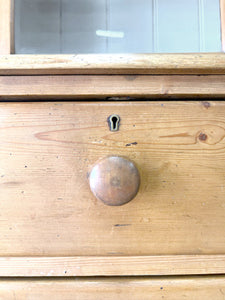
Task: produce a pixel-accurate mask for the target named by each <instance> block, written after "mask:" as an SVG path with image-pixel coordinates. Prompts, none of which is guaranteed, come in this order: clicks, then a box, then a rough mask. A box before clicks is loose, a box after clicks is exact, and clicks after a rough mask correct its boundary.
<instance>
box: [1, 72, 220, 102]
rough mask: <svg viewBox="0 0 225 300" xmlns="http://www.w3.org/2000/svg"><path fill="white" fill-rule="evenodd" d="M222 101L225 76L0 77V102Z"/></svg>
mask: <svg viewBox="0 0 225 300" xmlns="http://www.w3.org/2000/svg"><path fill="white" fill-rule="evenodd" d="M179 97H183V98H197V99H199V98H206V97H207V98H212V99H215V98H224V97H225V75H208V76H204V75H202V76H196V75H192V76H191V75H182V76H180V75H137V76H132V75H126V76H122V75H113V76H109V75H101V76H100V75H67V76H59V75H55V76H50V75H46V76H0V101H4V100H20V101H24V100H57V99H58V100H67V99H79V100H80V99H109V100H130V99H131V98H165V99H169V98H172V99H177V98H179Z"/></svg>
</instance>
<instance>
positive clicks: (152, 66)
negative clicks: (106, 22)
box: [0, 0, 225, 75]
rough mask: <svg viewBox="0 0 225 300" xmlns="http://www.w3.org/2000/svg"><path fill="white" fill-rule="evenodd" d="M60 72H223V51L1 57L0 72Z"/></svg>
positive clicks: (224, 70)
mask: <svg viewBox="0 0 225 300" xmlns="http://www.w3.org/2000/svg"><path fill="white" fill-rule="evenodd" d="M3 1H4V0H2V2H3ZM63 74H64V75H65V74H66V75H75V74H76V75H81V74H89V75H96V74H98V75H99V74H135V75H137V74H192V75H193V74H197V75H199V74H214V75H216V74H225V55H224V54H223V53H195V54H190V53H186V54H74V55H60V54H59V55H13V56H9V55H8V56H7V55H5V56H1V57H0V75H63Z"/></svg>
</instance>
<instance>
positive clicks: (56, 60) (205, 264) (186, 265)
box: [0, 0, 225, 277]
mask: <svg viewBox="0 0 225 300" xmlns="http://www.w3.org/2000/svg"><path fill="white" fill-rule="evenodd" d="M220 1H221V20H222V21H221V26H222V45H223V51H225V0H220ZM12 14H13V0H0V54H1V55H2V56H0V101H5V100H20V101H21V100H36V99H37V100H40V99H50V100H51V99H54V100H56V99H62V98H63V99H80V98H84V99H86V98H89V99H90V98H92V99H93V98H103V99H108V97H112V98H110V99H113V100H117V99H121V97H122V99H124V100H130V97H135V98H142V97H164V98H171V97H186V98H189V97H190V98H193V97H198V98H199V97H202V98H203V97H204V98H205V97H207V98H215V97H218V98H222V97H225V56H224V54H222V53H215V54H213V53H211V54H201V53H199V54H145V55H142V54H138V55H134V54H130V55H48V56H44V55H9V54H12V53H13V52H14V51H13V22H12V21H13V18H12ZM26 75H31V76H26ZM42 75H45V76H42ZM63 75H67V76H63ZM99 75H100V76H99ZM111 75H113V76H111ZM125 75H128V76H125ZM136 75H138V76H136ZM181 75H182V76H181ZM199 75H201V76H199ZM209 75H210V76H209ZM65 87H66V88H65ZM204 103H205V104H204V105H205V107H206V108H208V107H209V106H210V104H209V103H208V102H204ZM221 273H225V255H181V256H177V255H174V256H143V257H134V256H132V257H86V256H84V257H1V258H0V276H2V277H10V276H37V277H38V276H116V275H118V274H119V275H121V276H122V275H126V276H131V275H132V276H134V275H179V274H182V275H184V274H186V275H193V274H221Z"/></svg>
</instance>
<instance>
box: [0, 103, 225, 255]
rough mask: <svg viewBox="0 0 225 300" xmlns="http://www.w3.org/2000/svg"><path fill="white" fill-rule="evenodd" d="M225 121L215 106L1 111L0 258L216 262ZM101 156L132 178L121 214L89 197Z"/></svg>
mask: <svg viewBox="0 0 225 300" xmlns="http://www.w3.org/2000/svg"><path fill="white" fill-rule="evenodd" d="M111 114H118V115H119V116H120V118H121V123H120V130H119V131H117V132H111V131H109V127H108V124H107V118H108V116H110V115H111ZM224 115H225V102H222V101H221V102H220V101H219V102H216V101H215V102H207V101H203V102H197V101H196V102H191V101H188V102H185V101H183V102H182V101H181V102H179V101H178V102H173V101H169V102H154V101H146V102H141V101H140V102H129V101H128V102H117V103H112V102H52V103H51V102H37V103H34V102H30V103H23V104H22V105H21V103H1V104H0V116H1V122H0V128H1V129H0V140H1V143H0V162H1V165H0V186H1V189H0V199H1V200H0V239H1V243H0V255H1V256H61V255H63V256H81V255H97V256H101V255H103V256H109V255H122V256H126V255H135V256H137V255H138V256H139V255H173V254H224V253H225V205H224V190H225V152H224V149H225V139H224V137H225V119H224ZM108 155H119V156H124V157H127V158H128V159H131V160H132V161H134V162H135V164H136V166H137V167H138V169H139V171H140V176H141V186H140V190H139V193H138V195H137V196H136V198H135V199H133V200H132V201H131V202H129V203H128V204H126V205H124V206H121V207H110V206H106V205H104V204H103V203H101V201H98V200H97V199H96V198H95V197H94V196H93V195H92V193H91V191H90V189H89V183H88V179H87V176H88V172H90V169H91V167H92V166H93V165H94V164H95V162H96V161H97V160H99V159H101V158H104V157H106V156H108Z"/></svg>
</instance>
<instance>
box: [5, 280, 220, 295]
mask: <svg viewBox="0 0 225 300" xmlns="http://www.w3.org/2000/svg"><path fill="white" fill-rule="evenodd" d="M224 286H225V278H224V276H220V277H219V276H212V277H183V278H157V279H147V278H145V279H143V278H139V279H136V278H118V279H115V278H114V279H112V278H108V279H91V280H90V279H88V280H87V279H85V280H83V279H69V280H62V279H61V280H60V279H58V280H57V279H55V280H35V279H32V280H26V279H23V280H16V279H15V280H1V281H0V299H4V300H13V299H20V300H27V299H29V300H48V299H51V298H52V299H54V300H61V299H63V300H76V299H79V300H95V299H96V300H105V299H107V300H114V299H118V300H126V299H131V300H140V299H143V300H147V299H154V300H155V299H156V300H157V299H163V298H165V299H168V300H169V299H171V300H175V299H178V300H180V299H183V298H187V299H199V300H202V299H206V300H208V299H209V300H211V299H216V300H218V299H224V298H225V288H224Z"/></svg>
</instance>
